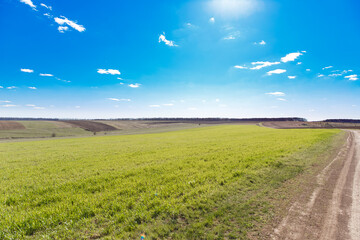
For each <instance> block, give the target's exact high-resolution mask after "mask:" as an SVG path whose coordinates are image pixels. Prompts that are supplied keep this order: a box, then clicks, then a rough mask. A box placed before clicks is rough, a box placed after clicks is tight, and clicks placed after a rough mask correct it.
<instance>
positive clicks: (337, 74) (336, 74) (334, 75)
mask: <svg viewBox="0 0 360 240" xmlns="http://www.w3.org/2000/svg"><path fill="white" fill-rule="evenodd" d="M339 76H342V74H341V73H332V74H329V77H339Z"/></svg>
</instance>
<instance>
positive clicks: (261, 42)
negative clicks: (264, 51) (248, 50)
mask: <svg viewBox="0 0 360 240" xmlns="http://www.w3.org/2000/svg"><path fill="white" fill-rule="evenodd" d="M254 44H255V45H257V44H259V45H265V44H266V42H265V41H264V40H261V41H260V42H254Z"/></svg>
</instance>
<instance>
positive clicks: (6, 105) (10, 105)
mask: <svg viewBox="0 0 360 240" xmlns="http://www.w3.org/2000/svg"><path fill="white" fill-rule="evenodd" d="M1 106H2V107H16V105H13V104H5V105H1Z"/></svg>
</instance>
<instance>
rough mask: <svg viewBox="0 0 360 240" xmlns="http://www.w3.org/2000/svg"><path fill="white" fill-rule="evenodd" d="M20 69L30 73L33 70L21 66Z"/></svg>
mask: <svg viewBox="0 0 360 240" xmlns="http://www.w3.org/2000/svg"><path fill="white" fill-rule="evenodd" d="M20 71H22V72H26V73H32V72H34V70H32V69H28V68H21V69H20Z"/></svg>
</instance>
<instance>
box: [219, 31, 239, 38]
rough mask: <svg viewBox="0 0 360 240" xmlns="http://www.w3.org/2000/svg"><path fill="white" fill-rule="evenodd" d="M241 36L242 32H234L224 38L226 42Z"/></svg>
mask: <svg viewBox="0 0 360 240" xmlns="http://www.w3.org/2000/svg"><path fill="white" fill-rule="evenodd" d="M239 36H240V31H234V32H231V33H229V34H228V35H227V36H226V37H224V38H223V39H224V40H234V39H236V38H238V37H239Z"/></svg>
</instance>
